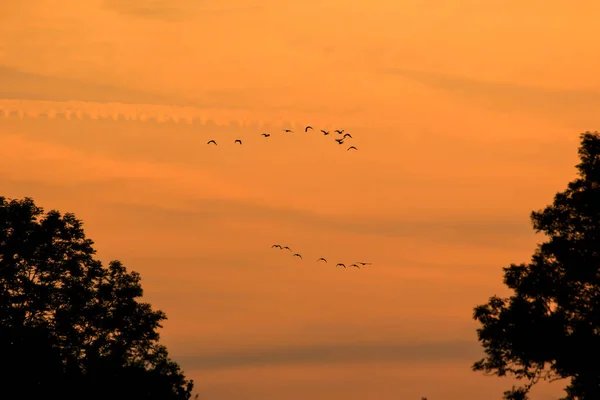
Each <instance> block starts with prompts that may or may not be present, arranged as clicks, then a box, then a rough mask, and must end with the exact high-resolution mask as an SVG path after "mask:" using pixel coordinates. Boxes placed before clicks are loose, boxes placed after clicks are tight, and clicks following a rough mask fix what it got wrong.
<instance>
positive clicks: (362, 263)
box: [357, 261, 373, 265]
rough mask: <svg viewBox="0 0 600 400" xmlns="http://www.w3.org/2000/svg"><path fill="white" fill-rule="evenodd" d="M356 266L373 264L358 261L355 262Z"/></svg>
mask: <svg viewBox="0 0 600 400" xmlns="http://www.w3.org/2000/svg"><path fill="white" fill-rule="evenodd" d="M357 264H359V265H371V264H373V263H368V262H360V261H359V262H357Z"/></svg>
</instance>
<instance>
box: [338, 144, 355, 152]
mask: <svg viewBox="0 0 600 400" xmlns="http://www.w3.org/2000/svg"><path fill="white" fill-rule="evenodd" d="M340 144H341V143H340ZM352 149H354V150H358V149H357V148H356V147H354V146H350V147H348V150H352ZM348 150H346V151H348Z"/></svg>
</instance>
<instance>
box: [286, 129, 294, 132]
mask: <svg viewBox="0 0 600 400" xmlns="http://www.w3.org/2000/svg"><path fill="white" fill-rule="evenodd" d="M285 131H286V132H289V133H293V132H294V131H292V130H291V129H286V130H285Z"/></svg>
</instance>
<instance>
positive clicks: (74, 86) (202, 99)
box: [0, 65, 356, 112]
mask: <svg viewBox="0 0 600 400" xmlns="http://www.w3.org/2000/svg"><path fill="white" fill-rule="evenodd" d="M289 89H290V87H289V86H281V87H279V86H274V87H238V88H230V89H223V90H208V91H202V92H198V93H197V94H195V96H197V98H193V99H192V98H188V97H185V96H180V95H178V96H167V95H160V94H156V93H152V92H145V91H141V90H133V89H127V88H124V87H119V86H112V85H102V84H94V83H88V82H83V81H80V80H75V79H69V78H61V77H56V76H48V75H44V74H38V73H32V72H27V71H22V70H19V69H16V68H11V67H7V66H1V65H0V100H1V99H4V100H29V101H47V102H69V101H80V102H89V103H100V104H106V103H111V104H119V103H120V104H126V105H136V106H140V107H142V108H143V107H144V106H145V105H149V106H178V107H195V108H198V109H202V108H204V109H213V108H218V109H223V110H245V109H252V108H257V107H258V108H266V109H269V110H273V111H283V110H292V109H293V110H296V111H300V112H332V111H338V112H339V111H342V112H353V111H356V108H351V109H340V108H336V107H330V106H317V107H296V106H294V105H293V104H277V105H274V104H273V105H267V104H261V103H257V96H256V93H259V92H260V93H261V94H262V95H265V94H268V95H269V97H278V96H280V95H281V94H283V93H285V92H286V91H287V90H289ZM90 106H93V104H90Z"/></svg>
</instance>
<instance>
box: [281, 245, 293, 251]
mask: <svg viewBox="0 0 600 400" xmlns="http://www.w3.org/2000/svg"><path fill="white" fill-rule="evenodd" d="M281 250H289V251H292V249H290V248H289V247H287V246H285V247H282V248H281Z"/></svg>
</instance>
